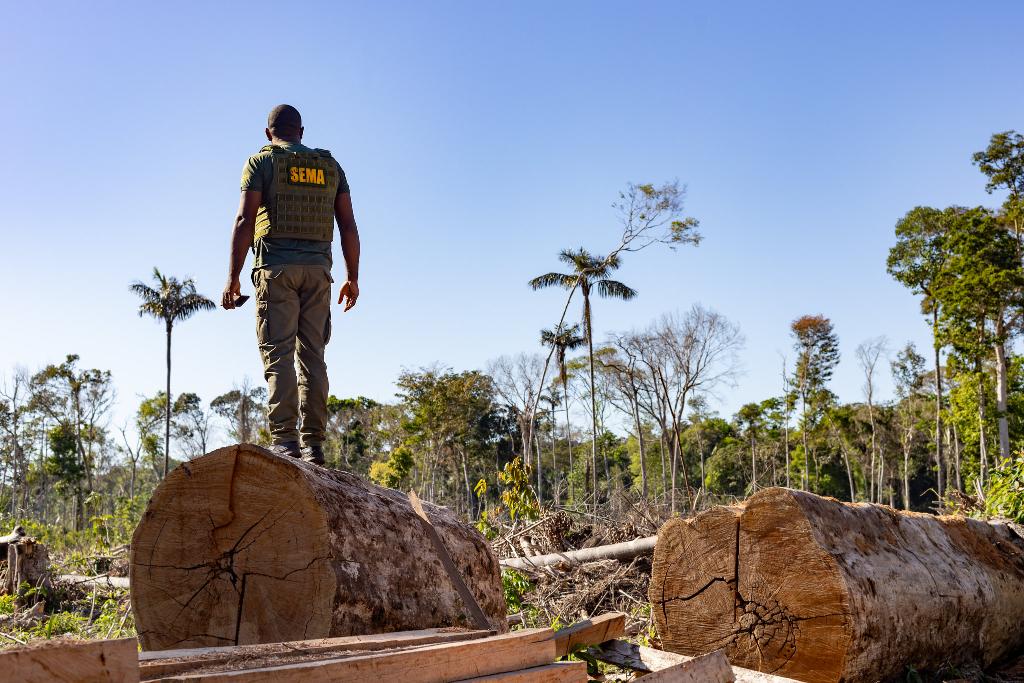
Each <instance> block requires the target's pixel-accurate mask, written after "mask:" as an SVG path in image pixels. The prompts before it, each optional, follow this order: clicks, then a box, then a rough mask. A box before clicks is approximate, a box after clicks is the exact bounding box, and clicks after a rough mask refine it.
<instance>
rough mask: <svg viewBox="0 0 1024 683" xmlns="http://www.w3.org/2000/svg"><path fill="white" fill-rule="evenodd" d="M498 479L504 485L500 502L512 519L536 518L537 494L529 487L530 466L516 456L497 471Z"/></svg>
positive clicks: (538, 510)
mask: <svg viewBox="0 0 1024 683" xmlns="http://www.w3.org/2000/svg"><path fill="white" fill-rule="evenodd" d="M498 481H500V482H501V483H502V484H503V485H504V486H503V487H502V491H501V502H502V503H503V504H504V505H505V509H506V510H508V514H509V517H511V518H512V520H513V521H515V520H516V519H527V520H530V519H536V518H537V517H538V516H539V515H540V506H539V505H538V504H537V496H536V495H534V493H533V489H532V488H531V487H530V466H529V465H527V464H525V463H524V462H523V459H522V458H519V457H516V458H513V459H512V460H511V461H510V462H508V463H507V464H506V465H505V468H504V469H503V470H502V471H501V472H499V473H498Z"/></svg>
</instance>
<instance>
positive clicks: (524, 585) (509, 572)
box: [501, 569, 533, 614]
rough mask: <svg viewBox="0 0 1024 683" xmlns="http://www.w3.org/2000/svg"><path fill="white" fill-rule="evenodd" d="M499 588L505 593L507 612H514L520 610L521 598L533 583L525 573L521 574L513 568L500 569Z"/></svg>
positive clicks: (521, 606)
mask: <svg viewBox="0 0 1024 683" xmlns="http://www.w3.org/2000/svg"><path fill="white" fill-rule="evenodd" d="M501 588H502V591H503V592H504V594H505V605H506V607H508V613H509V614H515V613H516V612H520V611H522V609H523V598H524V597H525V596H526V594H527V593H529V592H530V589H531V588H533V585H532V584H531V583H530V580H529V579H528V578H526V575H525V574H521V573H520V572H517V571H516V570H515V569H502V570H501Z"/></svg>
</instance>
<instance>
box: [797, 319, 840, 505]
mask: <svg viewBox="0 0 1024 683" xmlns="http://www.w3.org/2000/svg"><path fill="white" fill-rule="evenodd" d="M790 330H791V331H792V333H793V347H794V349H795V350H796V369H795V376H794V378H793V380H794V381H793V385H794V387H795V388H796V390H797V392H798V394H799V396H800V404H801V407H802V410H803V424H802V425H801V427H800V432H801V436H802V439H803V447H804V472H803V481H802V483H803V488H804V489H807V488H808V484H809V483H810V458H809V450H810V441H809V439H808V432H809V431H810V430H811V427H812V425H813V418H814V412H812V411H811V406H810V403H812V402H813V403H814V404H815V406H814V407H815V408H817V407H820V406H818V405H817V404H819V403H820V402H821V400H820V399H821V397H822V396H823V395H825V392H826V389H825V385H826V384H827V383H828V380H829V379H831V378H832V371H833V370H835V367H836V365H838V364H839V339H838V338H837V337H836V333H835V330H834V328H833V327H832V321H831V320H829V319H828V318H826V317H825V316H823V315H805V316H801V317H799V318H797V319H796V320H794V321H793V323H792V324H791V325H790ZM815 412H816V411H815ZM815 462H817V461H815Z"/></svg>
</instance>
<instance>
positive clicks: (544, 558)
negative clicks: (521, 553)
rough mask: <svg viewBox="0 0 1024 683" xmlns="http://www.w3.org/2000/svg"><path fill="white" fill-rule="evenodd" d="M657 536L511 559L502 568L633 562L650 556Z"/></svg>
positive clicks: (527, 568) (506, 560)
mask: <svg viewBox="0 0 1024 683" xmlns="http://www.w3.org/2000/svg"><path fill="white" fill-rule="evenodd" d="M657 540H658V537H657V536H649V537H647V538H638V539H635V540H632V541H624V542H623V543H613V544H611V545H599V546H596V547H593V548H583V549H581V550H570V551H567V552H564V553H548V554H547V555H533V556H531V557H509V558H506V559H504V560H502V561H501V566H503V567H511V568H512V569H524V570H529V569H534V568H536V567H549V566H551V565H556V564H569V565H573V564H583V563H584V562H597V561H599V560H632V559H633V558H634V557H638V556H640V555H649V554H651V553H652V552H653V551H654V544H655V542H656V541H657Z"/></svg>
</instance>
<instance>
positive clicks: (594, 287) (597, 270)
mask: <svg viewBox="0 0 1024 683" xmlns="http://www.w3.org/2000/svg"><path fill="white" fill-rule="evenodd" d="M558 260H560V261H561V262H562V263H565V264H566V265H569V266H572V269H573V272H571V273H547V274H545V275H541V276H539V277H535V278H533V279H532V280H530V286H531V287H532V288H534V289H544V288H546V287H562V288H563V289H567V290H569V296H570V297H571V296H572V292H574V291H575V289H576V288H577V287H579V290H580V292H581V293H582V294H583V331H584V334H585V335H586V338H587V360H588V362H589V364H590V408H591V410H590V416H591V418H592V419H591V436H592V439H591V444H590V451H591V453H590V465H591V485H592V487H593V490H594V508H595V509H596V508H597V497H598V496H597V391H596V389H595V387H594V384H595V382H594V317H593V315H592V313H591V308H590V295H591V293H594V292H596V293H597V295H598V296H600V297H602V298H605V299H608V298H612V299H622V300H623V301H629V300H630V299H632V298H633V297H635V296H636V290H635V289H633V288H631V287H627V286H626V285H624V284H622V283H621V282H619V281H618V280H609V279H608V275H609V274H610V273H611V272H612V271H614V270H617V269H618V268H619V266H620V265H622V264H621V261H620V260H619V257H618V254H611V255H609V256H606V257H599V256H593V255H591V254H590V252H588V251H587V250H586V249H583V248H582V247H581V248H580V249H577V250H575V251H573V250H571V249H565V250H563V251H562V252H561V253H559V254H558Z"/></svg>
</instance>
